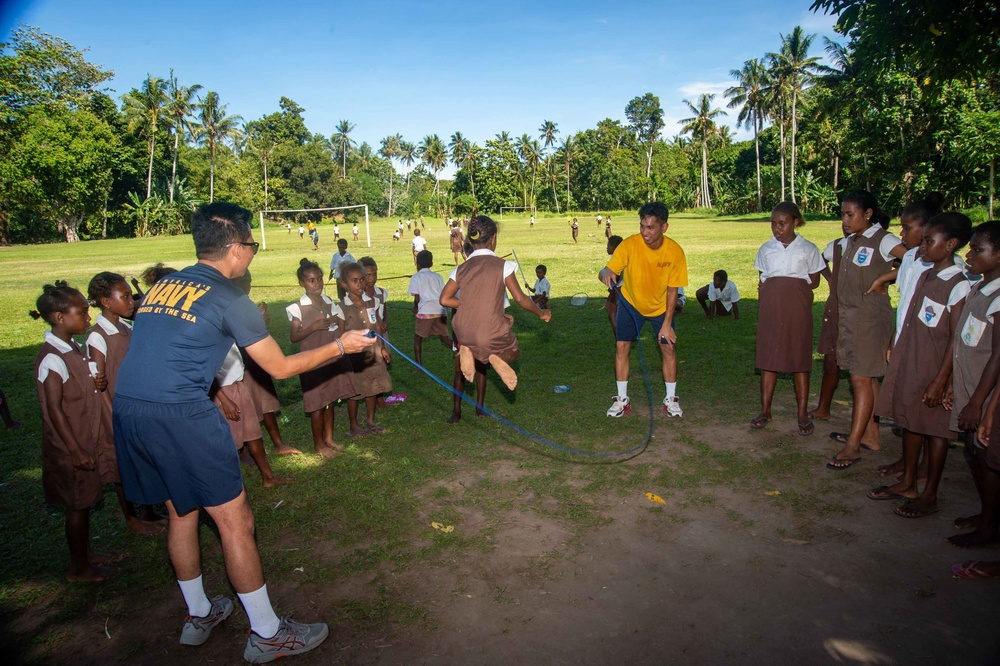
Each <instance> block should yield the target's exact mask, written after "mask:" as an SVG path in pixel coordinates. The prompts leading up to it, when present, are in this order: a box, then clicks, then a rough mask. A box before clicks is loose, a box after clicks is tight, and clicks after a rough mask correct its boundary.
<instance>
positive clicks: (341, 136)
mask: <svg viewBox="0 0 1000 666" xmlns="http://www.w3.org/2000/svg"><path fill="white" fill-rule="evenodd" d="M355 127H356V126H355V125H354V124H353V123H351V122H350V121H347V120H341V121H340V122H339V123H337V131H336V132H334V133H333V136H331V137H330V141H331V142H332V143H333V145H334V148H335V149H336V151H337V153H338V154H339V156H340V179H341V180H343V179H344V178H347V153H349V152H350V151H351V148H353V147H354V141H353V140H352V139H351V132H353V131H354V128H355Z"/></svg>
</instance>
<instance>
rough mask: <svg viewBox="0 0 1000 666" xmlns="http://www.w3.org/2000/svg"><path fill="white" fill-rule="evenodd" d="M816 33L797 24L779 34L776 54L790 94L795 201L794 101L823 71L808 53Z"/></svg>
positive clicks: (815, 59) (795, 116)
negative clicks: (785, 32) (809, 33)
mask: <svg viewBox="0 0 1000 666" xmlns="http://www.w3.org/2000/svg"><path fill="white" fill-rule="evenodd" d="M815 38H816V35H807V34H805V32H804V31H803V30H802V26H800V25H797V26H795V28H793V29H792V32H791V34H789V35H787V36H786V35H782V36H781V53H778V54H776V55H777V57H778V59H779V60H780V61H781V64H782V68H783V69H784V70H785V75H786V76H787V78H788V89H789V91H790V92H791V95H792V165H791V176H792V201H793V202H794V201H795V130H796V127H797V126H798V113H797V109H796V103H797V101H798V98H799V96H800V95H801V94H802V93H803V91H804V90H805V89H806V87H808V86H809V85H810V84H811V83H812V82H813V81H814V80H815V77H816V75H817V74H819V73H820V72H822V71H824V68H823V66H822V64H820V59H819V57H817V56H810V55H809V47H810V46H812V41H813V39H815Z"/></svg>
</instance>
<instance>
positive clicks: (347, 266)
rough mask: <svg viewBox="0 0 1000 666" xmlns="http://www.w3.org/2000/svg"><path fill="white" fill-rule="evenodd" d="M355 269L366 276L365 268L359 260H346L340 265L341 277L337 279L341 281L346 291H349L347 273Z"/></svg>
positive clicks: (362, 275)
mask: <svg viewBox="0 0 1000 666" xmlns="http://www.w3.org/2000/svg"><path fill="white" fill-rule="evenodd" d="M353 271H358V272H359V273H361V277H362V278H364V276H365V269H364V267H362V266H361V264H359V263H358V262H356V261H345V262H344V263H342V264H341V265H340V277H339V278H337V281H338V282H339V283H340V286H341V287H343V288H344V291H347V274H348V273H351V272H353Z"/></svg>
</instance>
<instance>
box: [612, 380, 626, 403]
mask: <svg viewBox="0 0 1000 666" xmlns="http://www.w3.org/2000/svg"><path fill="white" fill-rule="evenodd" d="M615 384H618V398H619V399H620V400H624V399H625V398H627V397H628V380H627V379H626V380H625V381H623V382H615Z"/></svg>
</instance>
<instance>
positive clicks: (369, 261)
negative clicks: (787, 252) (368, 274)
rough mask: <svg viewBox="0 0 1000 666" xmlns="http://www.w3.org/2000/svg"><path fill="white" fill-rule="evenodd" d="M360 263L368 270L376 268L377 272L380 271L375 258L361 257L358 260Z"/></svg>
mask: <svg viewBox="0 0 1000 666" xmlns="http://www.w3.org/2000/svg"><path fill="white" fill-rule="evenodd" d="M358 263H359V264H361V265H362V266H367V267H368V268H374V269H375V270H378V264H376V263H375V258H374V257H361V258H360V259H358Z"/></svg>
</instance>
